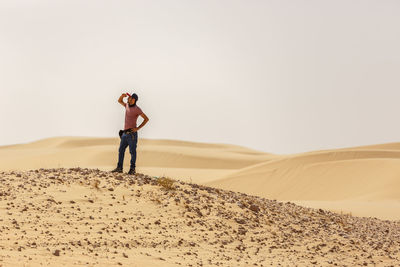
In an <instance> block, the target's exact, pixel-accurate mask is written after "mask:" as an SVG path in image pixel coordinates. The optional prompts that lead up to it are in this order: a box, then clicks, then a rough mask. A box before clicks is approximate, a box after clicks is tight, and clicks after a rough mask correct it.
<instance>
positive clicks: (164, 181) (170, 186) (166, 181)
mask: <svg viewBox="0 0 400 267" xmlns="http://www.w3.org/2000/svg"><path fill="white" fill-rule="evenodd" d="M174 183H175V180H173V179H171V178H168V177H161V178H158V179H157V184H158V185H159V186H161V187H163V188H164V189H166V190H175V186H174Z"/></svg>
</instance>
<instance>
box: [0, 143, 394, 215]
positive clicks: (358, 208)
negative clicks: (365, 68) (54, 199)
mask: <svg viewBox="0 0 400 267" xmlns="http://www.w3.org/2000/svg"><path fill="white" fill-rule="evenodd" d="M118 144H119V139H118V138H90V137H57V138H49V139H44V140H40V141H37V142H32V143H29V144H20V145H12V146H3V147H0V170H4V171H10V170H30V169H38V168H61V167H62V168H73V167H85V168H98V169H100V170H111V169H113V168H115V166H116V161H117V153H118ZM129 160H130V155H129V152H128V150H127V151H126V156H125V166H124V168H125V170H128V169H129ZM399 160H400V143H391V144H381V145H372V146H364V147H354V148H344V149H334V150H324V151H312V152H307V153H300V154H291V155H276V154H270V153H264V152H260V151H256V150H252V149H248V148H244V147H239V146H234V145H228V144H206V143H195V142H184V141H174V140H147V139H140V140H139V143H138V160H137V166H138V167H137V168H138V171H139V172H141V173H145V174H148V175H151V176H169V177H172V178H174V179H178V180H182V181H187V182H193V183H197V184H204V185H208V186H213V187H218V188H222V189H228V190H232V191H238V192H243V193H247V194H251V195H256V196H261V197H266V198H268V199H276V200H279V201H292V202H295V203H299V204H302V205H306V206H309V207H314V208H324V209H328V210H331V211H335V212H343V213H351V214H352V215H356V216H366V217H377V218H380V219H391V220H400V191H399V190H400V189H399V188H400V161H399Z"/></svg>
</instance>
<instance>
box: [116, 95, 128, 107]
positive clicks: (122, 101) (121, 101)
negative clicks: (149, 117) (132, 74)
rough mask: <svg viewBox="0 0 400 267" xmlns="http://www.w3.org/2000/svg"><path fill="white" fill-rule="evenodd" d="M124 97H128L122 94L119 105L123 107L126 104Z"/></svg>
mask: <svg viewBox="0 0 400 267" xmlns="http://www.w3.org/2000/svg"><path fill="white" fill-rule="evenodd" d="M124 97H126V94H122V95H121V96H120V97H119V99H118V103H120V104H121V105H122V106H123V107H125V103H124V100H123V99H124Z"/></svg>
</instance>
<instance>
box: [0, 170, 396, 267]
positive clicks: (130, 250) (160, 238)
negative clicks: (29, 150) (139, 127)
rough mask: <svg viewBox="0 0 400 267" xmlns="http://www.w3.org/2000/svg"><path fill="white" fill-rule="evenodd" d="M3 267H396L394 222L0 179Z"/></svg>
mask: <svg viewBox="0 0 400 267" xmlns="http://www.w3.org/2000/svg"><path fill="white" fill-rule="evenodd" d="M0 207H1V209H0V265H1V266H137V267H141V266H149V267H153V266H167V267H168V266H271V265H272V266H331V265H332V266H368V265H370V266H395V265H397V264H398V262H399V260H400V250H399V247H400V222H392V221H382V220H378V219H372V218H357V217H352V216H349V215H340V214H335V213H331V212H328V211H323V210H318V209H309V208H304V207H301V206H297V205H295V204H293V203H281V202H277V201H272V200H268V199H264V198H260V197H256V196H250V195H246V194H242V193H234V192H230V191H224V190H221V189H216V188H211V187H206V186H202V185H197V184H189V183H184V182H174V181H171V183H170V184H168V183H166V182H165V181H164V182H163V181H162V180H160V179H155V178H152V177H149V176H146V175H143V174H137V175H135V176H132V175H126V174H113V173H110V172H103V171H100V170H93V169H82V168H72V169H65V168H61V169H39V170H34V171H24V172H21V171H13V172H0Z"/></svg>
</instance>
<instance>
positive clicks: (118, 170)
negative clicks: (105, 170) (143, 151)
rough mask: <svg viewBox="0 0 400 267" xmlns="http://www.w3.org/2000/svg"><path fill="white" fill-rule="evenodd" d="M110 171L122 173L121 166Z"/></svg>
mask: <svg viewBox="0 0 400 267" xmlns="http://www.w3.org/2000/svg"><path fill="white" fill-rule="evenodd" d="M111 172H118V173H122V168H120V167H117V168H115V169H114V170H112V171H111Z"/></svg>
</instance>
